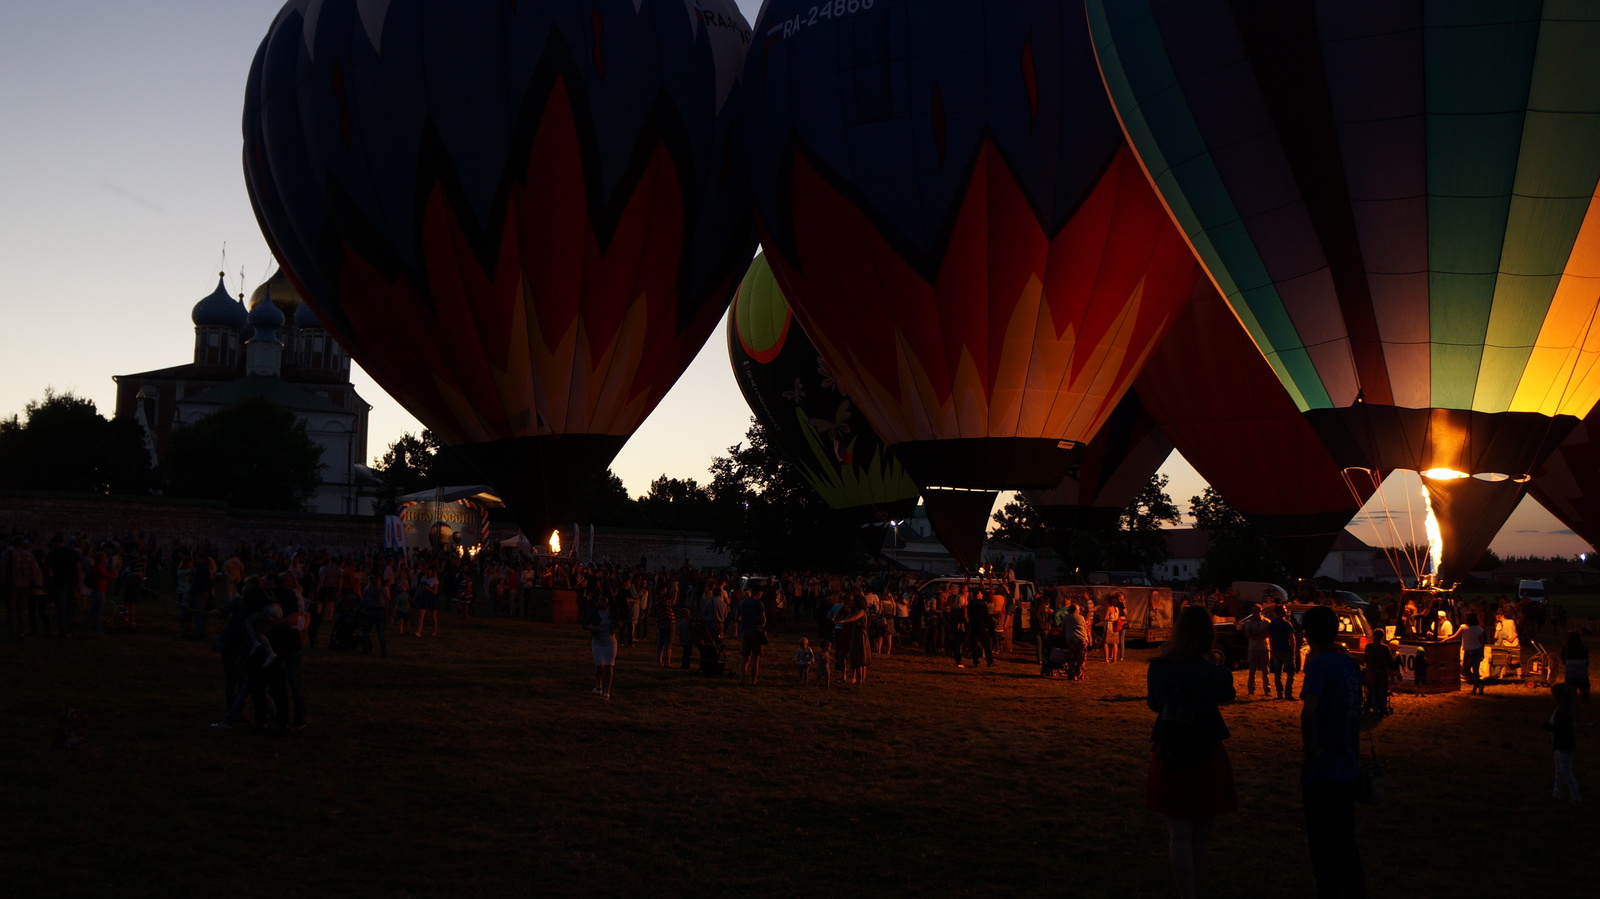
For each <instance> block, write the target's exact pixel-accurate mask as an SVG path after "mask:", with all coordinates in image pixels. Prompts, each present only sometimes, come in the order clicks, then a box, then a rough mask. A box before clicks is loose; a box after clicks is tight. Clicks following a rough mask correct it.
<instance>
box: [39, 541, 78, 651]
mask: <svg viewBox="0 0 1600 899" xmlns="http://www.w3.org/2000/svg"><path fill="white" fill-rule="evenodd" d="M80 561H81V557H80V556H79V555H78V551H77V550H76V549H73V548H72V547H70V546H68V545H67V540H66V538H65V537H63V536H61V535H60V534H57V535H55V536H54V537H51V538H50V551H49V552H47V553H45V556H44V570H45V573H46V574H47V575H48V576H49V579H50V599H51V601H52V602H54V603H55V606H56V633H57V634H58V635H60V636H61V637H66V636H67V635H68V634H70V633H72V613H73V609H74V608H75V607H76V605H77V602H78V576H79V574H80V573H81V568H80V566H79V562H80ZM47 626H48V624H47Z"/></svg>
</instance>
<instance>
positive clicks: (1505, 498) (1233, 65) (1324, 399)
mask: <svg viewBox="0 0 1600 899" xmlns="http://www.w3.org/2000/svg"><path fill="white" fill-rule="evenodd" d="M1088 17H1089V23H1090V30H1091V32H1092V33H1093V36H1094V43H1095V48H1096V51H1097V53H1098V55H1099V60H1100V64H1101V68H1102V70H1103V72H1104V77H1105V83H1106V86H1107V89H1108V91H1109V93H1110V96H1111V98H1112V101H1113V103H1114V104H1115V106H1116V109H1117V112H1118V114H1119V116H1120V118H1121V121H1122V124H1123V126H1124V128H1125V130H1126V133H1127V135H1128V138H1129V140H1130V142H1131V143H1132V144H1133V147H1134V149H1135V150H1136V151H1137V152H1138V154H1139V159H1140V161H1141V163H1142V164H1143V165H1144V167H1145V168H1146V170H1147V171H1148V173H1149V176H1150V178H1151V180H1152V181H1153V183H1154V184H1155V186H1156V188H1157V190H1159V191H1160V193H1161V196H1162V198H1163V199H1164V201H1165V202H1166V204H1167V207H1168V208H1169V209H1170V210H1171V212H1172V215H1173V217H1174V218H1175V220H1176V221H1177V222H1178V224H1179V226H1180V227H1181V228H1182V229H1183V231H1184V233H1185V234H1186V235H1187V236H1188V239H1189V240H1190V242H1191V243H1192V245H1193V246H1194V249H1195V252H1196V255H1197V256H1198V257H1199V259H1200V261H1201V262H1202V263H1203V264H1204V265H1205V267H1206V270H1207V272H1209V273H1210V275H1211V277H1212V279H1213V280H1214V281H1215V282H1216V284H1217V286H1218V288H1219V289H1220V290H1221V292H1222V293H1223V295H1224V296H1225V297H1226V298H1227V301H1228V303H1229V305H1230V306H1232V308H1233V310H1234V312H1235V313H1237V315H1238V316H1239V318H1240V320H1241V321H1242V322H1243V323H1244V326H1245V327H1246V328H1247V329H1248V330H1249V332H1250V335H1251V337H1252V338H1253V339H1254V341H1255V343H1256V345H1257V346H1258V347H1260V349H1261V351H1262V352H1263V353H1264V354H1265V355H1266V358H1267V360H1268V362H1269V363H1271V365H1272V367H1273V369H1274V370H1275V371H1276V372H1277V373H1278V376H1279V378H1280V379H1281V380H1282V382H1283V384H1284V386H1285V387H1286V388H1288V390H1289V394H1290V396H1291V397H1293V399H1294V401H1295V403H1296V405H1297V406H1298V407H1299V408H1300V409H1301V410H1302V411H1303V412H1304V414H1305V416H1306V418H1307V420H1308V421H1309V422H1310V423H1311V425H1312V426H1313V427H1314V428H1316V430H1317V431H1318V433H1319V434H1320V435H1321V436H1322V439H1323V442H1324V444H1325V445H1326V446H1327V447H1328V449H1329V451H1330V452H1331V454H1332V455H1333V457H1334V459H1335V461H1336V462H1338V463H1339V464H1340V465H1341V466H1344V467H1346V468H1361V469H1367V470H1387V469H1413V470H1416V471H1421V472H1424V473H1427V472H1433V473H1435V474H1436V475H1439V477H1425V478H1424V481H1425V483H1426V484H1427V486H1428V490H1429V493H1430V494H1431V495H1432V497H1433V500H1434V506H1435V511H1436V512H1438V513H1439V516H1440V519H1441V520H1440V524H1441V527H1442V528H1443V530H1444V531H1445V545H1446V550H1447V552H1448V551H1449V547H1450V544H1451V543H1452V542H1454V541H1452V539H1451V532H1452V531H1456V530H1463V531H1465V530H1474V529H1476V530H1481V529H1482V528H1483V527H1484V526H1485V524H1484V523H1485V520H1486V519H1487V518H1488V517H1490V516H1492V515H1498V516H1499V520H1497V521H1495V522H1494V526H1495V527H1498V525H1499V522H1500V521H1503V519H1504V516H1505V515H1506V514H1509V512H1510V510H1511V508H1512V507H1514V505H1515V500H1516V494H1518V493H1519V491H1520V490H1521V489H1522V487H1521V484H1520V483H1519V481H1520V480H1521V479H1523V478H1525V477H1526V476H1528V475H1530V474H1532V473H1533V472H1534V471H1536V470H1537V468H1538V466H1539V463H1540V461H1541V460H1542V459H1544V458H1545V456H1546V455H1548V454H1549V452H1550V451H1551V450H1552V449H1554V448H1555V446H1556V445H1558V444H1559V443H1561V441H1562V439H1563V438H1564V437H1565V436H1566V435H1567V433H1568V432H1569V431H1570V430H1571V429H1572V428H1573V426H1575V425H1576V423H1577V421H1578V419H1579V418H1581V417H1583V416H1584V415H1586V414H1588V412H1589V410H1590V409H1591V408H1592V407H1593V406H1594V405H1595V401H1596V400H1597V399H1600V366H1597V365H1596V361H1597V360H1600V330H1597V329H1596V328H1594V327H1593V326H1594V322H1595V315H1596V311H1597V302H1600V202H1597V200H1600V53H1597V52H1595V48H1596V47H1597V46H1600V8H1597V7H1595V6H1594V5H1593V4H1575V3H1569V2H1558V0H1548V2H1541V0H1527V2H1515V3H1450V2H1437V0H1292V2H1280V0H1182V2H1177V0H1089V2H1088ZM1467 475H1471V476H1473V477H1466V476H1467ZM1451 494H1460V496H1452V495H1451ZM1445 507H1448V508H1445ZM1475 561H1476V559H1475V558H1466V555H1465V554H1457V555H1455V557H1453V558H1448V559H1445V560H1442V562H1441V569H1442V570H1441V574H1442V575H1443V576H1444V579H1445V580H1449V579H1451V578H1452V576H1453V575H1456V574H1460V573H1462V572H1463V571H1464V570H1465V569H1466V568H1467V567H1469V566H1470V565H1471V564H1472V563H1473V562H1475Z"/></svg>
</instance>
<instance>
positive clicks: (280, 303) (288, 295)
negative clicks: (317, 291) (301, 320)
mask: <svg viewBox="0 0 1600 899" xmlns="http://www.w3.org/2000/svg"><path fill="white" fill-rule="evenodd" d="M266 302H271V303H272V305H274V306H277V307H278V310H279V311H281V312H282V313H283V318H284V320H285V321H289V320H292V319H293V318H294V315H295V312H297V311H298V310H299V308H300V306H301V305H303V304H302V303H301V302H300V291H298V290H295V289H294V283H293V282H291V281H290V280H289V273H288V272H286V271H284V269H283V267H282V266H280V267H279V268H278V270H277V271H275V272H273V273H272V277H270V278H268V279H267V280H265V281H263V282H261V286H260V287H257V288H256V289H255V290H254V291H252V292H251V293H250V302H249V303H248V304H246V305H247V306H248V307H249V308H250V309H251V310H252V311H253V310H254V309H255V308H256V307H257V306H259V305H261V304H262V303H266Z"/></svg>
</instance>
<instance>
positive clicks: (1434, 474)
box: [1422, 468, 1472, 514]
mask: <svg viewBox="0 0 1600 899" xmlns="http://www.w3.org/2000/svg"><path fill="white" fill-rule="evenodd" d="M1422 476H1423V477H1425V478H1427V479H1429V480H1431V481H1456V480H1460V479H1461V478H1470V477H1472V475H1470V474H1467V473H1466V472H1464V471H1455V470H1454V469H1450V468H1430V469H1428V470H1427V471H1425V472H1423V473H1422ZM1429 514H1432V513H1431V512H1430V513H1429Z"/></svg>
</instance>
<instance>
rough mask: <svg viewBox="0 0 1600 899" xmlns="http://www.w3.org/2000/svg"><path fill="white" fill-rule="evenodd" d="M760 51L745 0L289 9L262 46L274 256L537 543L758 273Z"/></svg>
mask: <svg viewBox="0 0 1600 899" xmlns="http://www.w3.org/2000/svg"><path fill="white" fill-rule="evenodd" d="M749 36H750V33H749V28H748V26H747V24H746V23H745V21H744V19H743V18H742V17H741V16H740V14H739V11H738V9H737V8H736V7H735V5H734V3H733V2H732V0H697V2H693V3H687V4H685V3H681V2H678V0H585V2H577V0H545V2H540V3H446V2H442V0H371V2H358V0H291V2H290V3H288V4H287V5H285V6H284V8H283V10H282V11H281V12H280V13H279V14H278V17H277V19H276V20H275V21H274V22H273V24H272V27H271V30H270V31H269V32H268V33H267V36H266V39H265V40H264V41H263V42H262V44H261V48H260V49H259V50H258V51H257V53H256V57H255V61H254V63H253V64H252V66H251V69H250V78H249V83H248V86H247V91H246V98H245V110H244V169H245V178H246V183H247V186H248V188H249V192H250V199H251V203H252V204H253V205H254V207H255V211H256V217H257V219H258V220H259V222H260V224H261V229H262V232H263V233H264V234H265V235H266V237H267V241H268V243H269V244H270V245H271V248H272V251H273V253H274V254H275V255H276V256H277V257H278V259H279V261H280V262H281V263H282V264H283V266H284V268H285V269H286V270H287V271H288V273H289V275H290V278H291V280H292V281H293V282H294V283H295V285H296V286H297V287H298V288H299V290H300V293H301V295H302V296H304V297H305V299H306V302H307V303H309V304H310V305H311V306H312V307H313V308H314V309H315V311H316V312H317V314H318V316H319V317H320V318H321V320H322V321H323V322H324V323H325V324H326V325H327V326H328V328H329V329H330V330H331V331H332V332H333V334H334V335H335V336H336V337H337V339H338V340H339V341H340V342H341V343H342V344H343V345H344V346H345V348H346V349H348V350H349V351H350V354H351V356H352V357H354V358H355V359H356V361H357V362H358V363H360V365H361V366H362V367H363V368H364V369H366V371H367V372H368V373H370V374H371V375H372V376H373V378H374V379H375V380H377V381H378V383H379V384H381V385H382V386H383V388H384V389H385V390H387V391H388V392H389V393H390V394H391V395H392V396H394V397H395V399H397V400H398V401H399V402H400V403H401V404H402V405H404V406H405V407H406V408H407V409H408V410H410V411H411V412H412V413H413V414H415V415H416V416H417V417H418V418H419V419H421V421H422V422H423V423H424V424H425V425H427V426H428V427H429V428H431V429H433V430H434V431H435V432H436V433H438V434H439V435H440V436H441V437H442V438H443V439H444V440H445V441H446V442H447V443H449V444H450V445H452V446H454V447H456V448H457V449H458V450H460V451H461V453H462V454H463V455H464V456H466V457H467V459H468V460H469V461H471V462H472V463H474V464H475V465H476V466H478V467H479V468H480V469H481V470H482V471H483V472H484V474H485V476H486V477H487V478H488V480H489V481H490V482H491V483H492V484H493V485H494V486H495V487H496V489H497V490H498V492H499V493H500V494H501V495H502V496H503V498H504V499H505V500H506V502H507V505H508V506H510V507H511V509H512V510H513V511H514V512H515V513H516V514H517V516H518V519H519V521H520V522H521V523H522V525H523V527H524V530H525V531H528V532H529V533H530V536H532V535H533V534H535V533H538V534H543V533H547V532H548V531H549V530H550V528H551V527H552V526H553V525H554V523H555V522H557V521H560V520H562V519H563V516H564V512H565V509H564V507H565V506H566V505H567V503H568V502H569V501H570V498H571V496H572V494H573V492H574V491H575V490H576V488H577V486H578V485H579V484H581V483H582V480H583V476H584V475H586V474H588V473H590V472H595V471H598V470H602V469H604V468H605V466H606V464H607V463H608V462H609V461H610V460H611V459H612V458H613V457H614V456H615V455H616V453H617V451H618V450H619V449H620V448H621V447H622V445H623V443H624V442H625V441H626V440H627V439H628V436H629V435H630V434H631V433H632V432H633V430H634V429H635V428H636V427H637V426H638V425H639V423H640V422H641V421H642V420H643V419H644V418H645V416H646V415H648V414H649V413H650V411H651V409H653V408H654V407H655V405H656V404H657V403H658V402H659V401H660V400H661V398H662V396H663V395H664V394H665V393H666V392H667V390H668V389H669V388H670V387H671V386H672V383H673V381H675V380H676V379H677V377H678V376H679V374H681V373H682V371H683V369H684V368H685V367H687V365H688V363H689V362H690V360H691V359H692V358H693V357H694V355H695V353H696V351H698V349H699V348H700V347H701V346H702V345H703V344H704V342H705V340H706V338H707V337H709V336H710V333H711V331H712V330H714V329H715V328H716V325H717V321H718V319H719V318H720V317H721V315H722V313H723V311H724V310H725V309H726V307H727V302H728V300H729V298H730V296H731V295H732V293H733V290H734V287H735V286H736V284H737V282H738V278H739V276H740V275H741V274H742V273H743V271H744V268H745V266H746V265H747V264H748V263H749V259H750V255H751V253H752V252H753V250H754V237H753V232H752V230H751V222H750V217H749V214H748V189H747V187H746V186H745V179H744V177H743V175H742V169H741V167H740V162H739V159H740V154H741V152H742V151H741V150H740V147H739V144H738V142H737V141H736V140H735V139H734V135H735V134H736V126H737V121H736V119H737V116H738V115H739V110H740V108H741V105H740V104H739V103H738V101H737V97H736V92H737V76H738V74H739V71H740V66H741V64H742V60H743V54H744V47H745V45H746V44H747V43H748V40H749ZM535 542H542V540H541V539H539V538H535Z"/></svg>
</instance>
